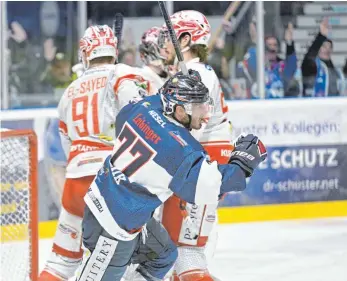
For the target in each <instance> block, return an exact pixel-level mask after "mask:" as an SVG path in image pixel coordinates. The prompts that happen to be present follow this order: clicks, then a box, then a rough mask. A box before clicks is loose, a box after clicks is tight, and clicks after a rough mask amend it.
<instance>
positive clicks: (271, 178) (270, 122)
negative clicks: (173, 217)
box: [221, 98, 347, 206]
mask: <svg viewBox="0 0 347 281" xmlns="http://www.w3.org/2000/svg"><path fill="white" fill-rule="evenodd" d="M229 111H230V115H229V118H230V120H231V122H232V125H233V135H234V137H236V136H238V135H239V134H240V133H241V132H245V133H254V134H256V135H257V136H259V137H260V138H261V140H262V141H263V142H264V144H265V145H266V147H267V149H268V158H267V160H266V161H265V162H263V163H262V164H261V165H260V167H259V169H257V170H256V171H255V172H254V175H253V176H252V177H251V178H250V179H249V181H248V184H247V189H246V190H245V191H244V192H240V193H232V194H228V195H227V196H226V197H225V199H224V200H223V202H221V205H222V206H240V205H259V204H274V203H276V204H277V203H292V202H311V201H325V200H345V199H347V99H344V98H336V99H324V100H323V99H320V100H319V99H295V100H294V99H293V100H278V101H277V100H276V101H267V100H263V101H255V102H252V103H249V102H230V103H229Z"/></svg>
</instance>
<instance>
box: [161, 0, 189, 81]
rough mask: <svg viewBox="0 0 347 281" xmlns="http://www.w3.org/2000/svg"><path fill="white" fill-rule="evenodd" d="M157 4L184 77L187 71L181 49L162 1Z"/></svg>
mask: <svg viewBox="0 0 347 281" xmlns="http://www.w3.org/2000/svg"><path fill="white" fill-rule="evenodd" d="M158 4H159V8H160V11H161V13H162V15H163V17H164V20H165V24H166V26H167V29H168V31H169V34H170V38H171V42H172V44H173V45H174V48H175V52H176V55H177V59H178V65H179V67H180V68H181V70H182V73H183V74H184V75H187V74H188V69H187V66H186V64H185V63H184V59H183V55H182V52H181V48H180V45H179V44H178V40H177V37H176V33H175V31H174V29H173V26H172V22H171V20H170V17H169V15H168V13H167V9H166V6H165V3H164V1H158Z"/></svg>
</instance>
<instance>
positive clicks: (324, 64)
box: [210, 18, 347, 99]
mask: <svg viewBox="0 0 347 281" xmlns="http://www.w3.org/2000/svg"><path fill="white" fill-rule="evenodd" d="M293 29H294V28H293V24H292V23H291V22H289V23H288V25H287V27H286V29H285V31H284V36H283V39H284V40H283V41H284V42H285V52H284V54H281V50H280V44H281V43H280V40H279V38H278V37H277V36H276V35H274V34H265V38H264V44H265V65H264V71H265V98H267V99H272V98H285V97H328V96H347V58H346V59H345V63H344V67H343V68H338V67H335V65H334V63H333V61H332V58H331V56H332V53H333V41H332V40H331V39H329V38H328V34H329V30H330V27H329V24H328V18H324V19H323V20H322V22H321V23H320V26H319V31H318V32H317V34H316V36H315V38H314V40H313V42H312V43H311V45H309V46H308V48H307V52H306V54H305V56H304V58H303V60H302V62H300V61H299V60H298V59H297V55H296V51H295V44H294V43H295V42H294V40H293ZM225 30H226V33H227V35H226V38H225V40H224V42H223V43H221V44H219V45H220V46H222V47H218V45H217V46H216V47H217V49H216V50H215V51H214V52H213V53H212V56H210V59H211V62H210V64H211V65H213V66H214V67H215V68H219V69H220V71H219V72H217V73H219V75H220V79H222V80H224V83H222V85H223V84H224V85H225V84H228V83H227V82H229V84H228V85H227V87H228V90H226V92H227V93H228V96H229V98H230V99H233V98H234V99H245V98H246V99H257V98H259V90H258V89H257V83H256V81H257V49H256V47H257V46H256V37H257V34H256V22H255V21H254V20H252V21H251V22H250V23H249V36H250V44H249V46H248V47H247V48H246V52H245V54H244V55H243V57H242V58H241V59H240V58H236V60H237V66H236V69H235V77H236V79H233V80H232V79H230V71H223V68H225V67H223V59H226V60H230V59H231V58H232V56H233V55H235V56H237V54H233V50H234V49H235V48H236V46H237V45H238V40H237V39H236V38H234V35H233V33H232V32H229V30H232V23H230V22H227V23H225ZM230 53H231V54H230ZM218 54H219V56H218ZM216 56H217V57H219V61H217V62H216V59H215V57H216Z"/></svg>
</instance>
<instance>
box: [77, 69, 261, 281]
mask: <svg viewBox="0 0 347 281" xmlns="http://www.w3.org/2000/svg"><path fill="white" fill-rule="evenodd" d="M210 108H211V107H210V104H209V95H208V90H207V88H206V87H205V85H204V84H203V83H202V82H201V79H200V76H199V74H198V72H196V71H192V70H190V71H189V75H183V74H182V73H181V72H179V73H177V74H176V75H175V76H174V77H173V78H170V79H169V80H168V81H167V82H166V83H165V84H164V86H163V87H162V88H161V89H160V91H159V94H158V95H156V96H151V97H147V98H145V99H143V100H140V101H134V102H133V103H130V104H129V105H127V106H125V107H124V108H123V109H122V110H121V111H120V113H119V115H118V116H117V120H116V137H117V139H116V141H115V147H114V150H113V154H112V155H110V156H109V157H108V158H107V159H106V160H105V162H104V164H103V167H102V168H101V169H100V171H99V172H98V174H97V175H96V177H95V180H94V182H93V183H92V185H91V186H90V188H89V190H88V192H87V194H86V196H85V197H84V200H85V202H86V204H87V207H86V209H85V213H84V218H83V243H84V246H85V247H87V248H88V249H89V250H90V251H91V256H90V257H89V260H88V261H87V262H86V263H85V265H84V268H83V271H82V273H81V275H80V277H79V279H78V280H79V281H87V280H94V281H119V280H121V277H122V276H123V274H124V272H125V270H126V267H127V265H129V264H130V263H135V264H139V266H138V267H137V271H136V274H137V276H136V277H135V276H134V278H133V279H132V280H162V279H163V278H164V276H165V275H166V273H167V272H168V271H169V270H170V269H171V267H172V266H173V264H174V262H175V260H176V258H177V249H176V246H175V245H174V243H173V242H172V241H171V239H170V238H169V236H168V233H167V232H166V230H165V229H164V228H163V226H162V225H161V223H159V222H158V221H156V220H155V219H154V218H153V217H152V215H153V212H154V210H155V209H156V208H157V207H158V206H160V205H161V204H162V203H163V202H165V201H166V200H167V199H168V198H169V197H170V196H171V195H172V194H173V193H175V194H176V195H177V196H179V197H180V198H182V199H183V200H185V201H187V202H190V203H194V204H210V203H215V202H217V201H218V200H219V199H220V198H221V196H223V194H224V193H226V192H230V191H242V190H243V189H245V187H246V178H247V177H249V176H251V175H252V173H253V170H254V169H255V168H256V167H257V166H258V165H259V163H260V162H261V161H263V160H265V158H266V155H267V153H266V149H265V147H264V145H263V144H262V143H261V141H260V140H258V138H257V137H255V136H253V135H247V136H246V137H243V136H242V137H240V138H239V139H238V141H237V143H236V146H235V149H234V151H233V152H232V154H231V157H230V161H229V163H228V164H225V165H219V164H217V162H211V161H209V157H208V156H207V154H206V152H205V151H204V149H203V147H202V146H201V145H200V143H199V142H198V141H196V140H195V139H194V138H193V137H192V135H191V134H190V132H189V131H190V129H199V128H200V127H201V125H202V123H203V122H205V120H206V117H208V112H209V109H210Z"/></svg>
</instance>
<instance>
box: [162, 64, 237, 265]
mask: <svg viewBox="0 0 347 281" xmlns="http://www.w3.org/2000/svg"><path fill="white" fill-rule="evenodd" d="M186 66H187V68H188V69H193V70H196V71H198V72H199V74H200V76H201V80H202V82H203V83H204V84H205V86H206V87H207V88H208V89H209V95H210V97H211V98H212V100H213V103H214V113H213V114H212V116H211V117H210V118H209V120H208V123H207V125H205V126H204V127H203V128H202V129H200V130H197V131H196V130H193V131H192V134H193V136H194V137H195V138H196V139H197V140H199V142H200V143H201V144H202V145H203V146H204V148H205V150H206V151H207V153H208V154H209V155H210V157H211V160H212V161H215V160H216V161H217V162H218V163H223V164H225V163H227V162H228V158H229V157H228V155H227V154H230V153H231V149H232V144H231V140H232V138H231V130H230V125H229V122H228V119H227V114H228V106H227V105H226V104H225V101H224V94H223V92H222V89H221V86H220V83H219V79H218V77H217V75H216V73H215V72H214V70H213V69H212V68H211V67H210V66H209V65H206V64H204V63H200V62H199V58H195V59H192V60H191V61H188V62H186ZM224 152H226V153H225V154H226V155H224V154H223V153H224ZM225 156H226V157H225ZM217 205H218V204H208V205H194V204H190V203H187V202H182V200H180V199H178V198H170V199H169V200H168V201H167V202H165V205H164V210H163V224H164V226H165V227H166V229H167V230H168V231H169V233H170V236H171V238H172V240H173V241H174V242H176V243H177V244H178V245H180V246H183V247H187V246H188V248H189V247H204V246H205V245H206V242H207V240H208V237H209V236H210V233H211V231H212V229H213V228H214V226H215V223H216V219H217V214H216V209H217ZM177 206H181V208H184V212H185V214H183V215H182V211H180V210H179V208H178V207H177ZM178 217H179V218H178ZM180 259H184V257H181V258H180Z"/></svg>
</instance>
